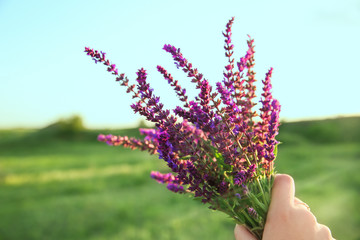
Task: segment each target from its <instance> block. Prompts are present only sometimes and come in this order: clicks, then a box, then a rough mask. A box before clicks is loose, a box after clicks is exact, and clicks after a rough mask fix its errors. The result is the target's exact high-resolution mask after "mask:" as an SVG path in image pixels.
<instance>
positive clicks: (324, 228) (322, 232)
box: [318, 224, 333, 240]
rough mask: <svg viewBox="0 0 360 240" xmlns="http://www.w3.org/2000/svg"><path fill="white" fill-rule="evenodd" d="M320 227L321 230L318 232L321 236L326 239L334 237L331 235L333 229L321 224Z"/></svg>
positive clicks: (330, 239) (329, 239)
mask: <svg viewBox="0 0 360 240" xmlns="http://www.w3.org/2000/svg"><path fill="white" fill-rule="evenodd" d="M318 228H319V232H318V233H319V238H321V239H326V240H332V239H333V237H332V236H331V230H330V229H329V228H328V227H327V226H325V225H322V224H319V226H318Z"/></svg>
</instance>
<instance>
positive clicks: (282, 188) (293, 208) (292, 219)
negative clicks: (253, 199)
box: [234, 174, 333, 240]
mask: <svg viewBox="0 0 360 240" xmlns="http://www.w3.org/2000/svg"><path fill="white" fill-rule="evenodd" d="M234 232H235V239H236V240H256V238H255V237H254V236H253V235H252V234H251V233H250V232H249V231H248V230H247V229H246V228H245V227H244V226H240V225H236V227H235V230H234ZM263 240H333V238H332V236H331V231H330V229H329V228H328V227H326V226H324V225H322V224H319V223H318V222H317V221H316V217H315V216H314V215H313V214H312V213H311V212H310V208H309V206H308V205H307V204H306V203H304V202H303V201H301V200H300V199H298V198H295V185H294V180H293V179H292V177H290V176H289V175H285V174H278V175H276V177H275V181H274V186H273V189H272V193H271V203H270V207H269V212H268V215H267V218H266V223H265V229H264V234H263Z"/></svg>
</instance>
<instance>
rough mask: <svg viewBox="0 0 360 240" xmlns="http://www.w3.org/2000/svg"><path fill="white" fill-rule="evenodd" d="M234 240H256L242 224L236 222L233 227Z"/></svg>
mask: <svg viewBox="0 0 360 240" xmlns="http://www.w3.org/2000/svg"><path fill="white" fill-rule="evenodd" d="M234 234H235V240H256V238H255V237H254V235H252V234H251V232H249V230H247V229H246V227H245V226H243V225H238V224H236V226H235V229H234Z"/></svg>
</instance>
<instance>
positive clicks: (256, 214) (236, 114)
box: [85, 18, 280, 239]
mask: <svg viewBox="0 0 360 240" xmlns="http://www.w3.org/2000/svg"><path fill="white" fill-rule="evenodd" d="M233 21H234V18H231V19H230V20H229V22H228V23H227V25H226V30H225V32H223V35H224V37H225V46H224V48H225V56H226V58H227V60H228V64H227V65H226V66H225V70H224V79H223V80H222V81H221V82H218V83H216V91H215V89H213V87H212V86H211V85H210V84H209V81H208V80H207V79H206V78H204V76H203V74H201V73H199V72H198V70H197V69H196V68H194V67H193V65H192V64H191V63H190V62H189V61H188V60H187V59H186V58H185V57H184V56H183V54H182V53H181V52H180V49H178V48H176V47H174V46H172V45H169V44H166V45H165V46H164V48H163V49H164V50H165V51H166V52H168V53H170V54H171V56H172V58H173V60H174V61H175V64H176V66H177V67H178V68H180V69H182V70H183V71H184V72H185V73H186V74H187V76H188V77H189V78H190V79H191V82H193V83H194V84H196V88H197V89H199V94H198V96H197V97H195V98H194V99H193V100H190V99H189V97H188V96H187V94H186V90H185V89H184V88H182V87H181V86H180V85H179V83H178V81H177V80H175V79H174V78H173V77H172V75H171V74H170V73H168V72H167V71H166V70H165V69H164V68H163V67H162V66H157V70H158V71H159V72H160V73H161V74H162V75H163V77H164V79H165V80H166V81H167V82H168V83H169V84H170V85H171V86H172V87H173V89H174V91H175V93H176V95H177V96H178V97H179V99H180V101H181V103H182V106H177V107H176V108H175V109H173V110H172V112H170V110H168V109H164V106H163V104H162V103H161V102H160V98H159V97H158V96H156V95H155V94H154V90H153V89H152V88H151V87H150V84H149V83H148V82H147V73H146V70H145V69H143V68H141V69H139V70H138V72H137V79H136V81H137V84H136V85H135V84H133V85H131V84H129V79H128V78H127V77H126V76H125V74H124V73H119V72H118V69H117V68H116V65H115V64H113V63H111V62H110V61H109V60H108V59H107V58H106V54H105V53H104V52H99V51H97V50H93V49H91V48H88V47H86V48H85V52H86V53H87V55H89V56H91V57H92V59H93V60H94V61H95V62H96V63H97V62H100V63H103V64H104V65H105V66H106V67H107V71H108V72H110V73H112V74H113V75H114V76H115V78H116V81H118V82H119V83H120V85H121V86H124V87H125V88H126V89H127V90H126V92H127V93H130V94H132V97H133V98H134V99H136V100H137V101H136V103H134V104H132V105H131V108H132V109H133V110H134V112H135V113H139V114H140V115H142V116H144V117H145V118H146V119H147V120H148V121H151V122H153V123H154V124H155V126H156V128H155V129H140V133H141V134H143V135H145V137H144V138H143V139H137V138H129V137H127V136H114V135H106V136H105V135H103V134H100V135H99V136H98V140H99V141H102V142H106V143H107V144H109V145H112V146H118V145H121V146H124V147H128V148H131V149H140V150H142V151H148V152H149V153H150V154H158V155H159V159H163V160H164V161H165V162H166V163H167V165H168V166H169V168H170V170H171V172H170V173H159V172H155V171H153V172H151V177H152V178H153V179H155V180H156V181H157V182H159V183H162V184H166V186H167V188H168V189H169V190H170V191H173V192H176V193H180V194H190V195H192V196H193V197H194V198H197V199H200V200H201V201H202V202H203V203H204V204H207V205H208V206H209V208H210V209H214V210H218V211H222V212H224V213H226V214H228V215H229V216H230V217H232V218H233V219H234V220H235V221H236V223H238V224H244V225H245V226H246V227H247V228H248V229H249V230H250V231H251V232H252V233H253V234H254V235H255V236H256V237H257V238H258V239H261V238H262V233H263V229H264V225H265V221H266V215H267V211H268V207H269V204H270V196H271V187H272V184H273V180H274V174H275V173H274V164H273V163H274V160H275V157H276V153H277V145H278V141H276V140H275V136H276V135H277V134H278V127H279V112H280V105H279V102H278V101H277V100H276V99H274V98H273V97H272V94H271V88H272V86H271V82H270V78H271V75H272V71H273V69H272V68H270V69H269V70H268V72H267V73H266V76H265V79H264V80H263V81H262V83H263V88H262V90H263V91H262V94H261V96H262V98H261V100H260V103H261V107H260V108H259V114H257V113H256V111H255V110H254V106H255V105H256V103H254V98H255V90H256V87H255V84H254V83H255V81H256V80H255V72H254V70H253V68H254V53H255V51H254V40H253V39H251V38H250V36H249V40H248V41H247V45H248V50H247V52H246V54H245V56H244V57H241V58H240V61H239V62H236V64H235V60H234V58H233V53H234V52H233V48H234V45H233V44H232V41H231V27H232V24H233Z"/></svg>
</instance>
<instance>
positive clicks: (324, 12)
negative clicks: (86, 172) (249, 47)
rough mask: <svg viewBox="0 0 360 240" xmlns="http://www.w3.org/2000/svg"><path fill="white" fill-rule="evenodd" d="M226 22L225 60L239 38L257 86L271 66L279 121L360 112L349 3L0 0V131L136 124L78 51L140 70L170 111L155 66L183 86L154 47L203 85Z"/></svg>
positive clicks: (357, 36)
mask: <svg viewBox="0 0 360 240" xmlns="http://www.w3.org/2000/svg"><path fill="white" fill-rule="evenodd" d="M232 16H234V17H235V23H234V25H233V43H234V45H235V57H236V58H237V59H239V58H240V57H241V56H243V54H244V53H245V51H246V40H247V34H249V35H251V36H252V37H253V38H255V45H256V47H255V51H256V54H255V59H256V68H255V70H256V72H257V79H258V80H261V79H263V78H264V75H265V72H266V71H267V69H268V68H269V67H274V73H273V78H272V81H273V95H274V96H275V97H276V98H278V99H279V101H280V103H281V105H282V113H281V117H282V118H284V119H287V120H294V119H299V118H301V119H302V118H318V117H324V116H337V115H349V114H360V107H359V89H360V81H359V80H360V77H359V69H360V68H359V65H360V64H359V63H360V61H359V56H360V46H359V43H360V2H359V1H357V0H344V1H338V0H317V1H313V0H304V1H285V0H284V1H269V0H266V1H265V0H253V1H244V0H236V1H233V0H228V1H226V2H223V1H209V0H207V1H204V0H200V1H194V0H190V1H189V0H185V1H165V0H154V1H151V0H148V1H145V0H132V1H121V0H119V1H115V0H107V1H88V0H87V1H85V0H84V1H82V0H79V1H76V0H75V1H74V0H72V1H69V0H64V1H35V0H34V1H25V0H24V1H21V0H19V1H11V0H0V34H1V38H0V46H1V53H2V57H1V58H0V128H7V127H42V126H44V125H46V124H48V123H50V122H53V121H56V120H57V119H59V118H61V117H69V116H71V115H73V114H79V115H81V116H82V117H83V118H84V121H85V124H86V125H87V126H88V127H92V128H96V127H119V126H123V125H128V124H130V123H133V122H135V121H137V120H138V119H139V116H138V115H135V114H134V113H133V112H132V110H131V109H130V107H129V105H130V104H131V103H132V100H131V97H130V95H126V93H125V91H124V89H122V88H121V87H120V86H118V84H116V83H115V81H114V79H113V77H112V76H111V75H110V74H108V73H107V72H106V70H105V67H104V66H102V65H100V64H98V65H95V64H94V63H93V62H92V61H91V59H90V58H89V57H88V56H86V55H85V54H84V53H83V49H84V47H85V46H89V47H92V48H95V49H99V50H102V51H104V52H106V53H107V56H108V58H110V59H111V60H112V62H114V63H116V64H117V66H118V67H119V71H120V72H125V73H127V75H128V76H129V77H130V80H131V81H135V72H136V71H137V69H139V68H141V67H144V68H146V69H147V70H148V73H149V75H148V77H149V81H150V83H151V84H152V86H153V88H154V89H155V93H156V94H157V95H159V96H161V99H162V101H164V102H165V103H166V104H165V105H166V106H167V107H169V108H172V107H174V106H176V105H177V104H178V101H177V99H176V97H175V96H174V94H173V92H171V88H170V87H169V86H167V85H166V82H165V81H164V80H163V79H162V78H161V75H160V74H159V73H157V71H156V66H157V64H160V65H162V66H163V67H165V68H166V69H168V70H169V71H170V72H171V73H172V74H173V75H174V76H175V77H176V78H177V79H179V80H180V82H181V84H182V86H184V87H186V88H187V89H188V90H189V91H190V89H192V88H194V86H193V85H192V84H191V83H189V79H188V78H186V76H185V75H184V74H183V73H182V72H181V71H180V70H177V69H176V67H175V66H173V63H172V62H173V61H172V58H171V56H169V55H168V54H167V53H166V52H164V51H163V50H162V47H163V45H164V44H167V43H169V44H173V45H175V46H176V47H180V48H181V50H182V52H183V54H184V56H185V57H186V58H188V59H189V61H190V62H192V63H193V65H194V66H196V67H197V68H198V69H199V71H200V72H202V73H203V74H204V75H205V77H206V78H207V79H209V80H210V82H211V83H212V84H213V85H214V84H215V82H217V81H221V80H222V72H223V67H224V65H225V63H226V59H225V57H224V50H223V37H222V34H221V32H222V31H223V30H224V28H225V25H226V23H227V21H228V20H229V19H230V18H231V17H232ZM190 94H192V95H194V94H196V91H190Z"/></svg>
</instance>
